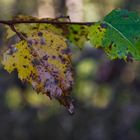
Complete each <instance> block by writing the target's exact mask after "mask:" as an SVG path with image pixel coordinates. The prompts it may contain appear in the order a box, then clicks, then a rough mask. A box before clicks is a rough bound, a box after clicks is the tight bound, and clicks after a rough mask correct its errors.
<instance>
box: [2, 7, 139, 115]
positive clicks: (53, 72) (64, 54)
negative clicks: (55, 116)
mask: <svg viewBox="0 0 140 140" xmlns="http://www.w3.org/2000/svg"><path fill="white" fill-rule="evenodd" d="M13 21H21V23H19V24H14V25H13V26H12V28H9V27H11V26H9V27H8V28H7V39H9V38H12V37H13V36H18V37H19V38H20V41H18V42H17V43H16V44H12V45H11V46H10V47H8V49H7V51H6V52H5V53H4V55H3V61H2V64H3V65H4V68H5V69H6V70H7V71H8V72H12V71H13V70H17V72H18V76H19V78H20V79H21V80H22V81H24V82H29V83H31V84H32V86H33V88H34V89H35V90H36V91H37V92H38V93H40V92H41V93H43V94H46V95H48V96H49V97H50V98H51V99H52V98H55V99H57V100H58V101H59V102H60V103H61V104H63V105H64V106H65V107H66V108H67V109H68V110H69V112H70V113H73V112H74V106H73V104H72V99H71V98H70V92H71V90H72V85H73V72H72V64H71V50H70V48H69V46H68V43H67V42H68V41H69V42H71V43H73V44H74V45H75V46H78V47H79V48H82V47H83V46H84V44H85V42H86V41H89V42H90V43H91V45H92V46H93V47H96V48H102V49H103V50H104V51H105V53H106V54H107V55H108V56H109V58H110V59H117V58H118V59H124V60H130V58H131V57H133V59H136V60H140V47H139V44H140V17H139V16H138V14H137V13H135V12H128V11H126V10H113V11H112V12H111V13H110V14H108V15H107V16H106V17H105V18H104V19H103V20H102V21H99V22H97V23H85V24H75V23H71V22H70V21H67V19H62V18H57V19H48V18H46V19H37V18H35V17H31V16H18V17H16V18H14V19H13ZM22 21H32V23H29V24H27V23H26V24H25V23H22ZM36 21H48V22H47V23H38V22H36ZM49 21H51V23H49ZM53 22H54V23H53ZM11 29H12V30H11Z"/></svg>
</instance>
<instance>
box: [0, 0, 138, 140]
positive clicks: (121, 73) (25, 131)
mask: <svg viewBox="0 0 140 140" xmlns="http://www.w3.org/2000/svg"><path fill="white" fill-rule="evenodd" d="M115 8H124V9H128V10H133V11H137V12H139V13H140V0H0V19H11V18H12V17H13V16H15V15H18V14H27V15H32V16H38V17H58V16H60V15H69V16H70V17H71V20H72V21H98V20H100V19H101V18H102V17H104V16H105V15H106V14H107V13H109V12H110V11H111V10H112V9H115ZM3 35H4V32H3V27H2V25H1V28H0V36H1V41H0V45H1V47H2V46H6V44H7V42H6V41H5V39H4V37H3ZM73 65H74V69H75V86H74V88H73V92H72V96H73V98H74V99H75V106H76V114H75V115H73V116H71V115H69V114H68V112H67V111H66V110H65V108H63V107H62V106H60V105H59V103H58V102H56V101H50V100H49V99H48V97H47V96H45V95H41V94H39V95H38V94H36V93H35V92H34V91H33V90H32V87H31V86H30V85H26V84H22V83H21V82H20V81H19V80H18V78H17V74H16V72H15V73H12V74H8V73H7V72H6V71H5V70H3V67H2V66H0V140H47V139H49V140H140V63H139V62H136V61H134V62H133V63H125V62H124V61H122V60H116V61H110V60H109V59H108V58H107V57H106V56H105V54H104V53H103V52H102V51H100V50H95V49H93V48H91V47H90V46H86V47H85V48H84V50H83V51H80V50H78V49H74V55H73Z"/></svg>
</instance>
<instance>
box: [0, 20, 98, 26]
mask: <svg viewBox="0 0 140 140" xmlns="http://www.w3.org/2000/svg"><path fill="white" fill-rule="evenodd" d="M22 23H26V24H27V23H48V24H55V25H63V24H66V25H67V24H77V25H86V26H90V25H93V24H95V22H67V21H62V22H60V21H53V20H52V21H48V20H0V24H6V25H13V24H22Z"/></svg>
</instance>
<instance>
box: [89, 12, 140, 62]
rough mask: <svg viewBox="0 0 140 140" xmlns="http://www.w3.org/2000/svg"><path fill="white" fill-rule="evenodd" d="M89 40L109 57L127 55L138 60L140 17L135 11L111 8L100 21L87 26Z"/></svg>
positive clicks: (125, 56)
mask: <svg viewBox="0 0 140 140" xmlns="http://www.w3.org/2000/svg"><path fill="white" fill-rule="evenodd" d="M88 37H89V39H90V42H91V44H92V45H94V46H95V47H96V48H98V47H100V48H103V49H104V50H105V52H106V53H107V55H108V56H109V58H111V59H117V58H119V59H124V60H126V58H127V56H128V55H131V56H133V58H134V59H136V60H140V46H139V44H140V43H139V42H140V17H139V16H138V14H137V13H135V12H128V11H127V10H113V11H112V12H111V13H110V14H108V15H107V16H106V17H105V18H104V19H103V20H102V21H100V22H98V23H96V24H94V25H92V26H91V27H89V35H88Z"/></svg>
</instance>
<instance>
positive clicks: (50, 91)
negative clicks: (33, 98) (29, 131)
mask: <svg viewBox="0 0 140 140" xmlns="http://www.w3.org/2000/svg"><path fill="white" fill-rule="evenodd" d="M2 63H3V65H4V68H5V69H6V70H7V71H8V72H12V71H13V70H17V72H18V76H19V78H20V79H21V80H22V81H23V80H24V81H27V82H29V83H31V84H32V86H33V88H34V89H35V90H36V91H37V92H38V93H43V94H46V95H48V96H49V97H50V98H51V99H53V98H55V99H57V100H59V102H60V103H61V104H63V105H64V106H65V107H66V108H67V109H68V110H69V112H70V113H73V111H74V107H73V104H72V100H71V98H70V92H71V89H72V85H73V76H72V75H73V74H72V66H71V51H70V49H69V48H68V46H67V43H66V39H65V38H64V37H62V36H60V35H57V34H55V33H53V32H50V31H46V30H41V31H38V32H36V31H34V32H30V33H28V36H27V40H24V41H20V42H18V43H17V44H15V45H12V47H10V48H9V49H8V50H7V51H6V52H5V54H4V56H3V61H2Z"/></svg>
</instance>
